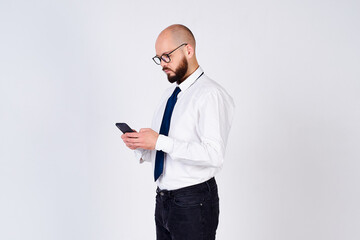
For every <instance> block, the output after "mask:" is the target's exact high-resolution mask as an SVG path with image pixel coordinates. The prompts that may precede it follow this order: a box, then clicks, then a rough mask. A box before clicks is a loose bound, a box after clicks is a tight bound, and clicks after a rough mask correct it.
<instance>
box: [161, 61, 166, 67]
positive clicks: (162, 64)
mask: <svg viewBox="0 0 360 240" xmlns="http://www.w3.org/2000/svg"><path fill="white" fill-rule="evenodd" d="M160 65H161V67H165V66H167V65H168V63H166V62H165V61H164V60H161V62H160Z"/></svg>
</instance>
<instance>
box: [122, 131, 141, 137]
mask: <svg viewBox="0 0 360 240" xmlns="http://www.w3.org/2000/svg"><path fill="white" fill-rule="evenodd" d="M125 135H126V136H127V137H130V138H137V137H139V133H137V132H128V133H125Z"/></svg>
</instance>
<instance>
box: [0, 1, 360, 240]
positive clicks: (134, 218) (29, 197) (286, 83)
mask: <svg viewBox="0 0 360 240" xmlns="http://www.w3.org/2000/svg"><path fill="white" fill-rule="evenodd" d="M359 11H360V4H359V1H355V0H354V1H350V0H347V1H339V0H338V1H336V0H334V1H331V0H330V1H325V0H323V1H322V0H315V1H314V0H313V1H304V0H302V1H300V0H296V1H280V0H279V1H265V0H259V1H249V0H242V1H236V0H233V1H230V0H225V1H221V3H220V1H219V2H214V1H187V0H184V1H126V2H125V1H115V0H102V1H85V0H76V1H74V0H62V1H60V0H57V1H55V0H53V1H45V0H43V1H41V0H33V1H26V0H11V1H7V0H0V34H1V37H0V80H1V82H0V114H1V115H0V117H1V118H0V121H1V125H0V239H4V240H20V239H21V240H23V239H24V240H25V239H26V240H64V239H66V240H75V239H76V240H78V239H84V240H85V239H86V240H113V239H124V240H127V239H129V240H143V239H155V226H154V220H153V212H154V204H155V203H154V202H155V201H154V196H155V193H154V191H155V184H154V183H153V182H152V172H151V169H150V165H147V164H146V165H139V164H138V162H137V160H136V159H135V158H134V155H133V153H132V151H130V150H128V149H127V148H125V146H124V144H123V143H122V141H121V138H120V132H119V130H118V129H117V128H116V127H115V125H114V124H115V122H120V121H125V122H127V123H129V125H130V126H132V127H133V128H136V129H139V128H141V127H149V126H150V124H151V123H150V122H151V118H152V114H153V110H154V109H155V107H156V104H157V102H158V101H159V96H160V95H161V94H162V92H163V90H164V89H165V88H166V87H168V85H169V83H168V82H167V80H166V77H165V75H164V73H162V71H161V70H160V68H159V67H157V66H156V65H155V64H154V63H153V62H152V60H151V57H153V56H154V55H155V49H154V43H155V40H156V37H157V35H158V33H159V32H160V31H161V30H162V29H163V28H165V27H167V26H168V25H170V24H173V23H182V24H185V25H187V26H188V27H189V28H190V29H192V31H193V32H194V34H195V37H196V38H197V42H198V48H197V51H198V52H197V53H198V54H197V55H198V59H199V62H200V65H201V66H202V67H203V69H204V70H205V72H206V73H207V74H208V75H209V76H210V77H212V78H213V79H215V80H217V81H218V82H219V83H220V84H221V85H223V86H224V87H225V88H226V89H227V90H228V92H229V93H230V94H231V95H232V96H233V98H234V100H235V103H236V116H235V119H234V124H233V128H232V131H231V134H230V139H229V145H228V149H227V156H226V161H225V165H224V168H223V171H222V172H221V173H220V174H219V175H218V177H217V180H218V184H219V190H220V199H221V200H220V201H221V216H220V225H219V228H218V239H220V240H224V239H225V240H228V239H235V240H237V239H246V240H289V239H291V240H304V239H311V240H318V239H326V240H345V239H346V240H355V239H356V240H357V239H359V238H360V208H359V202H360V187H359V181H360V176H359V175H360V174H359V173H360V161H359V160H360V147H359V143H360V96H359V95H360V94H359V93H360V68H359V66H360V48H359V42H360V33H359V29H360V17H359Z"/></svg>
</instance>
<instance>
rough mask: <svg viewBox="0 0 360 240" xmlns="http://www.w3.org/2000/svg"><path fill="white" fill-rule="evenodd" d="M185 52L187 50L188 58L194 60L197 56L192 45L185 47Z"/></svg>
mask: <svg viewBox="0 0 360 240" xmlns="http://www.w3.org/2000/svg"><path fill="white" fill-rule="evenodd" d="M185 50H186V56H187V57H188V58H192V57H193V56H194V54H195V49H194V48H193V46H191V44H187V45H186V46H185Z"/></svg>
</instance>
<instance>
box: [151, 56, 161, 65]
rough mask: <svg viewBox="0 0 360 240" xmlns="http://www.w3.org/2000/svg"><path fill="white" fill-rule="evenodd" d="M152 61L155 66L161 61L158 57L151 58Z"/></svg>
mask: <svg viewBox="0 0 360 240" xmlns="http://www.w3.org/2000/svg"><path fill="white" fill-rule="evenodd" d="M153 60H154V62H155V63H156V64H157V65H160V63H161V60H160V58H159V57H153Z"/></svg>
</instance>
